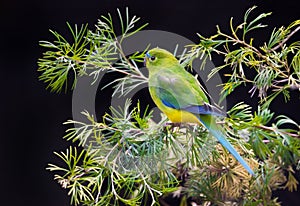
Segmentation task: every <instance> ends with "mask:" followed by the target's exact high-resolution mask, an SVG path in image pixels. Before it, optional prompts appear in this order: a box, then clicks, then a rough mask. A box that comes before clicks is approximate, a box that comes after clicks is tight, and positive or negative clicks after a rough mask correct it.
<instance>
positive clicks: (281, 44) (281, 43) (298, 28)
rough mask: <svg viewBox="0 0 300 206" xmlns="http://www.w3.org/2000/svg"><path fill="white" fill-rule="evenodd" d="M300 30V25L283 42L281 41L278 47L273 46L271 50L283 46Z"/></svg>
mask: <svg viewBox="0 0 300 206" xmlns="http://www.w3.org/2000/svg"><path fill="white" fill-rule="evenodd" d="M299 30H300V26H298V27H297V28H296V29H295V30H294V31H292V32H291V33H290V34H289V35H288V36H287V37H286V38H285V39H284V40H283V41H282V42H280V43H279V44H278V45H277V46H276V47H274V48H272V49H271V50H270V51H275V50H277V49H279V48H281V47H282V46H283V44H284V43H286V42H287V41H288V40H289V39H290V38H291V37H292V36H293V35H294V34H295V33H296V32H297V31H299Z"/></svg>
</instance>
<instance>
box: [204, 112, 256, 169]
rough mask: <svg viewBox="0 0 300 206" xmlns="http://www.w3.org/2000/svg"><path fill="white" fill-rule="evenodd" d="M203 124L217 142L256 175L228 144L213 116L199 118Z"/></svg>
mask: <svg viewBox="0 0 300 206" xmlns="http://www.w3.org/2000/svg"><path fill="white" fill-rule="evenodd" d="M199 119H200V121H201V123H202V124H203V125H204V126H205V127H206V128H207V129H208V130H209V131H210V133H211V134H212V135H213V136H214V137H216V138H217V140H218V141H219V142H220V143H221V144H222V145H223V146H224V147H225V148H226V149H227V150H228V151H229V152H230V153H231V154H232V155H233V156H234V157H235V158H236V159H237V160H238V161H239V162H240V163H241V165H243V167H244V168H245V169H246V170H247V171H248V172H249V173H250V174H251V175H254V172H253V170H252V169H251V168H250V167H249V165H248V164H247V162H246V161H245V160H244V159H243V158H242V157H241V156H240V155H239V153H238V152H237V151H236V150H235V149H234V147H233V146H232V145H231V144H230V142H228V140H227V139H226V137H225V136H224V134H223V133H222V131H220V129H219V128H218V126H217V124H216V123H215V122H213V120H212V121H211V116H209V115H203V116H202V115H201V117H200V118H199Z"/></svg>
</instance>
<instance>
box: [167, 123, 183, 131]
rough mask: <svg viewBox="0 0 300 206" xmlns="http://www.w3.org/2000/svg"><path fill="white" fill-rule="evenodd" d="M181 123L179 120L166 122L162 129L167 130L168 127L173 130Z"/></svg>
mask: <svg viewBox="0 0 300 206" xmlns="http://www.w3.org/2000/svg"><path fill="white" fill-rule="evenodd" d="M181 125H182V124H181V123H180V122H166V123H165V124H164V130H165V131H167V128H170V131H172V132H174V129H175V128H176V127H177V128H179V127H180V126H181Z"/></svg>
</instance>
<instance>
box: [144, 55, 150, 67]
mask: <svg viewBox="0 0 300 206" xmlns="http://www.w3.org/2000/svg"><path fill="white" fill-rule="evenodd" d="M150 57H151V55H150V54H149V53H148V52H146V54H145V58H144V67H145V66H146V63H147V59H148V58H150Z"/></svg>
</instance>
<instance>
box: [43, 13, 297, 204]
mask: <svg viewBox="0 0 300 206" xmlns="http://www.w3.org/2000/svg"><path fill="white" fill-rule="evenodd" d="M254 8H255V7H252V8H250V9H249V10H248V11H247V12H246V14H245V17H244V21H243V22H242V23H241V24H239V25H237V26H234V23H233V20H232V19H231V20H230V28H231V34H225V33H224V32H222V31H221V30H220V28H219V27H217V33H216V34H215V35H213V36H211V37H209V38H206V37H203V36H201V35H199V37H200V41H199V43H198V44H195V45H190V46H188V50H187V52H186V53H184V54H182V55H181V58H180V61H181V62H182V64H183V65H187V64H189V65H192V62H193V60H194V59H195V58H200V59H202V60H203V63H202V66H201V67H203V68H204V66H205V62H206V60H207V59H208V58H210V59H212V58H213V55H222V56H223V57H224V64H223V65H220V66H218V67H216V68H214V69H213V70H212V71H211V72H210V74H209V77H212V76H213V75H215V74H216V73H217V72H219V71H220V70H224V71H225V69H227V70H226V71H228V68H230V69H231V73H229V74H227V76H228V77H229V80H228V81H227V82H226V83H224V84H223V85H222V89H223V90H222V98H223V99H224V98H226V96H228V95H230V94H232V93H234V92H235V88H237V87H239V86H242V85H245V84H250V85H252V89H251V90H250V91H249V92H250V95H251V96H253V95H254V94H255V93H256V92H258V95H259V97H260V98H261V101H260V102H259V103H258V105H257V109H256V110H255V111H254V112H252V108H251V107H250V106H249V105H247V104H245V103H243V102H239V103H237V104H236V105H235V106H233V107H232V108H231V109H230V110H229V111H228V117H226V118H222V119H220V120H219V122H218V123H219V124H220V125H222V127H223V128H224V131H226V135H227V137H228V139H229V141H230V142H231V143H232V144H233V145H234V147H235V148H236V149H237V150H238V152H239V153H240V154H241V155H242V156H243V158H244V159H245V160H246V161H247V162H248V164H249V165H250V166H251V167H252V168H253V169H254V171H255V176H251V175H249V174H248V173H247V171H246V170H245V169H244V168H243V167H242V166H241V165H240V164H239V163H238V162H237V161H236V159H235V158H233V157H232V156H231V155H230V154H229V153H228V152H227V151H226V150H224V148H223V147H222V146H221V145H220V144H218V142H216V140H215V138H213V137H212V136H211V135H210V134H209V133H208V132H207V130H206V129H205V128H204V127H202V126H198V125H193V124H186V125H180V126H179V127H174V126H172V125H169V124H168V123H167V119H166V117H165V116H164V115H162V120H161V121H160V122H158V123H155V122H154V121H153V120H152V118H153V117H152V111H149V110H148V107H147V109H146V110H145V111H142V109H141V106H140V103H138V104H137V105H131V101H130V100H127V101H126V103H125V105H123V106H122V107H119V108H110V112H109V113H107V114H105V115H104V116H103V119H102V121H101V122H97V121H96V120H95V117H93V116H92V115H90V114H89V112H88V111H83V112H82V115H84V116H85V117H86V119H87V122H88V123H86V122H78V121H75V120H69V121H67V122H66V123H65V124H67V125H71V128H69V129H67V131H66V135H65V139H66V140H68V141H72V142H75V143H77V146H70V147H69V148H68V149H67V150H66V151H65V152H55V154H56V155H57V156H58V157H59V158H60V159H61V160H62V163H61V164H60V165H56V164H49V166H48V168H47V169H48V170H50V171H52V172H54V173H55V175H54V179H55V180H57V181H58V183H59V184H60V185H61V186H62V187H63V188H65V189H67V190H68V194H69V195H70V198H71V204H72V205H89V206H91V205H93V206H102V205H168V204H169V203H168V199H170V198H173V199H177V200H178V201H177V202H178V205H179V204H180V205H188V204H190V205H249V206H253V205H280V202H279V201H278V199H277V198H276V197H274V196H273V195H272V192H273V191H274V190H277V189H288V190H289V191H295V190H297V187H298V180H297V179H299V176H298V177H297V174H299V171H298V170H299V168H300V166H299V165H300V164H299V163H300V129H299V128H300V126H299V124H298V123H297V122H295V121H293V120H292V119H290V118H289V117H287V116H283V115H278V116H275V114H274V112H272V111H271V109H270V104H271V102H272V101H273V100H274V99H275V98H277V97H278V96H279V94H282V95H283V96H284V98H285V100H289V99H290V96H289V93H290V91H291V90H295V89H297V90H299V89H300V71H299V68H300V42H298V41H296V42H291V43H289V39H290V38H291V37H292V36H293V35H294V34H295V33H296V32H297V31H298V30H300V20H297V21H295V22H293V23H292V24H290V25H289V26H288V27H286V28H285V27H280V28H279V29H274V30H273V32H272V34H271V36H270V38H269V40H268V41H267V42H266V43H264V44H263V45H262V46H258V47H255V46H254V45H253V43H254V39H253V38H251V37H248V35H249V34H250V33H251V32H250V31H252V30H256V29H261V28H263V27H266V25H263V24H261V23H260V22H261V20H262V19H263V18H265V17H267V16H268V15H270V13H264V14H261V15H258V16H257V17H254V18H253V20H251V18H250V15H251V11H252V10H253V9H254ZM117 12H118V16H119V21H118V25H119V27H118V28H120V30H118V31H116V29H115V28H117V26H116V24H117V23H116V22H114V21H113V19H112V16H111V15H110V14H108V15H107V16H102V17H101V19H100V20H99V21H98V23H97V25H96V27H95V30H89V29H88V26H87V25H83V26H80V27H78V26H77V25H75V26H74V27H72V26H70V25H69V24H68V27H69V29H70V31H71V34H72V40H71V41H68V40H67V39H66V38H64V37H63V36H62V35H60V34H58V33H57V32H54V31H51V33H52V34H53V35H54V37H55V40H54V41H53V42H49V41H41V42H40V45H41V46H42V47H44V48H45V49H47V51H46V52H45V53H44V54H43V56H42V57H41V58H40V59H39V61H38V65H39V68H38V70H39V71H40V72H41V75H40V80H42V81H44V82H45V83H47V85H48V87H49V88H50V89H51V91H54V92H61V91H62V90H65V91H66V90H67V88H68V85H69V83H68V79H70V77H71V80H72V81H73V82H72V83H71V88H72V89H73V88H74V87H75V86H76V81H77V78H78V77H80V76H83V75H89V76H90V77H91V78H93V79H94V81H96V80H97V78H98V77H99V74H100V73H101V72H104V71H108V72H116V73H120V74H122V77H120V78H117V79H115V80H113V81H112V82H111V83H110V85H113V86H114V88H115V91H114V93H113V94H112V95H115V94H116V93H119V94H120V95H125V94H127V93H129V92H130V91H132V90H133V89H134V88H136V87H137V86H139V85H141V84H144V83H146V82H147V77H145V76H144V75H143V74H142V73H141V71H140V70H139V68H138V62H141V61H143V57H144V54H145V51H146V50H147V48H145V51H137V52H136V53H134V54H132V55H131V56H129V57H128V56H125V54H124V51H123V49H122V42H123V41H124V39H126V38H128V37H129V36H134V34H135V33H137V32H138V31H140V30H142V29H143V28H144V27H145V26H146V25H142V26H139V27H137V28H136V27H135V25H136V24H137V23H138V20H139V18H137V17H135V16H133V17H132V18H130V16H129V12H128V9H126V14H125V17H123V16H122V14H121V12H120V11H119V10H118V11H117ZM117 34H119V36H118V35H117ZM248 70H250V71H254V73H255V75H254V76H253V75H248ZM72 76H73V78H72ZM132 106H133V108H132ZM170 204H172V203H170Z"/></svg>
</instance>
